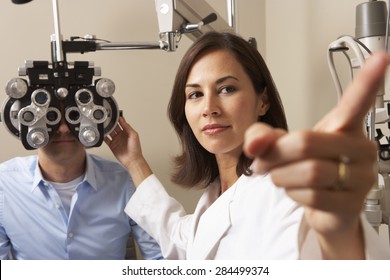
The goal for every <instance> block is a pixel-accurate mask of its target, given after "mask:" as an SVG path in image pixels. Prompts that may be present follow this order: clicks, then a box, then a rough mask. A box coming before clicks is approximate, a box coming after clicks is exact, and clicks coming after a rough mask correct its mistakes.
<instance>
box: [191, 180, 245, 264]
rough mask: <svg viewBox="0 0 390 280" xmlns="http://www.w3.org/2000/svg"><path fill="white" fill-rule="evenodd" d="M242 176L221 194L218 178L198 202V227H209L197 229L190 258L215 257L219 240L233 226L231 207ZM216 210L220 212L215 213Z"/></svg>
mask: <svg viewBox="0 0 390 280" xmlns="http://www.w3.org/2000/svg"><path fill="white" fill-rule="evenodd" d="M241 178H242V177H240V178H239V179H238V180H237V182H236V183H235V184H234V185H233V186H231V187H230V188H229V189H228V190H227V191H225V192H224V193H223V194H221V195H219V194H220V191H221V184H220V182H219V180H217V181H215V182H213V183H212V184H210V186H209V188H208V190H207V191H206V192H205V193H204V195H203V196H202V197H201V199H200V201H199V204H198V205H200V208H199V209H196V210H195V216H198V217H199V223H195V224H197V228H204V227H207V228H208V229H207V230H204V229H201V230H199V231H197V230H195V236H194V242H193V243H192V244H193V245H194V246H196V248H192V249H191V250H189V251H188V252H187V253H188V256H187V257H188V258H189V259H214V258H215V253H216V252H217V250H218V246H219V242H220V241H221V239H222V238H223V235H225V234H226V232H227V231H228V230H229V229H230V227H231V226H232V221H231V213H230V212H231V209H230V207H231V203H232V202H233V200H234V196H235V194H236V189H237V186H238V183H239V181H240V179H241ZM196 212H198V213H196ZM202 212H203V213H202ZM216 212H217V213H219V214H218V215H215V213H216ZM196 214H197V215H196ZM199 244H202V246H199Z"/></svg>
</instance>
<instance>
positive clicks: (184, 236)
mask: <svg viewBox="0 0 390 280" xmlns="http://www.w3.org/2000/svg"><path fill="white" fill-rule="evenodd" d="M217 181H218V180H217ZM217 181H216V182H214V183H212V184H211V185H210V186H208V188H207V189H206V191H205V193H204V194H203V195H202V197H201V198H200V200H199V202H198V204H197V207H196V209H195V212H194V214H192V215H187V214H186V213H185V211H184V209H183V207H182V206H181V204H180V203H178V202H177V201H176V200H175V199H173V198H172V197H170V196H169V195H168V194H167V192H166V191H165V189H164V187H163V186H162V185H161V183H160V182H159V180H158V179H157V178H156V177H155V176H154V175H151V176H149V177H148V178H147V179H145V180H144V181H143V182H142V184H141V185H140V186H139V187H138V188H137V191H136V192H135V194H134V195H133V196H132V197H131V199H130V201H129V203H128V204H127V206H126V209H125V211H126V213H127V214H128V215H129V216H130V217H131V218H132V219H133V220H134V221H135V222H137V223H138V224H139V225H140V226H141V227H143V228H144V229H145V231H146V232H148V233H149V234H150V235H151V236H152V237H153V238H155V239H156V240H157V242H158V243H159V244H160V247H161V249H162V253H163V256H164V257H165V258H167V259H242V260H249V259H275V260H276V259H299V258H311V259H320V258H321V253H320V249H319V246H318V241H317V239H316V237H315V234H313V233H312V232H313V231H310V230H309V229H308V227H307V226H306V225H305V223H304V222H302V221H303V219H302V217H303V215H302V214H303V209H302V208H301V207H299V205H297V204H296V202H294V201H293V200H291V199H290V198H289V197H288V196H287V195H286V194H285V192H284V190H283V189H282V188H277V187H275V186H274V184H273V183H272V181H271V179H270V176H258V175H256V176H250V177H248V176H241V177H240V178H239V179H238V180H237V182H236V183H235V184H234V185H233V186H232V187H230V188H229V189H228V190H227V191H226V192H224V193H223V194H222V195H219V193H220V185H219V182H217ZM362 220H363V229H364V235H365V240H366V252H367V257H368V258H373V259H383V258H384V259H386V258H387V259H390V253H389V252H388V251H387V250H388V245H387V248H386V244H385V245H384V244H383V243H384V242H383V241H382V240H380V238H379V236H378V235H377V234H376V232H375V231H374V230H373V229H372V227H371V226H370V225H369V224H368V223H367V221H365V219H364V218H363V216H362Z"/></svg>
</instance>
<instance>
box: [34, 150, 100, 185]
mask: <svg viewBox="0 0 390 280" xmlns="http://www.w3.org/2000/svg"><path fill="white" fill-rule="evenodd" d="M86 160H87V166H86V172H85V176H84V179H83V182H86V183H88V184H89V185H90V186H91V187H92V188H93V189H95V191H97V190H98V184H97V180H96V173H95V172H96V171H95V169H96V168H95V166H94V162H93V160H92V158H91V156H90V155H89V154H86ZM33 172H34V179H33V184H32V188H31V192H33V191H34V190H35V189H36V188H37V187H38V186H39V184H41V183H44V182H45V180H44V178H43V176H42V172H41V168H40V167H39V163H38V157H36V161H35V168H33Z"/></svg>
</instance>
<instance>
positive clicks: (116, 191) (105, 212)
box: [0, 155, 162, 260]
mask: <svg viewBox="0 0 390 280" xmlns="http://www.w3.org/2000/svg"><path fill="white" fill-rule="evenodd" d="M134 191H135V187H134V184H133V182H132V180H131V177H130V175H129V173H128V171H127V170H126V169H125V168H123V167H122V165H120V164H119V163H117V162H114V161H109V160H105V159H102V158H100V157H98V156H94V155H87V170H86V175H85V178H84V180H83V181H82V183H81V184H80V185H79V186H78V187H77V189H76V193H75V194H74V195H73V197H72V200H71V205H70V212H69V215H68V214H67V213H66V211H65V209H64V207H63V205H62V202H61V199H60V197H59V196H58V194H57V192H56V190H55V189H54V188H53V186H51V185H50V183H48V182H47V181H45V180H44V179H43V177H42V173H41V170H40V168H39V165H38V160H37V156H28V157H18V158H14V159H11V160H9V161H6V162H4V163H1V164H0V258H1V259H6V258H7V257H8V254H9V252H10V253H11V254H12V256H13V258H15V259H30V260H31V259H45V260H49V259H123V258H124V256H125V250H126V242H127V239H128V235H129V233H130V232H132V234H133V236H134V239H135V240H136V241H137V243H138V245H139V248H140V250H141V252H142V254H143V256H144V258H145V259H160V258H162V255H161V251H160V248H159V246H158V244H157V243H156V242H155V241H154V239H152V238H151V237H150V236H149V235H148V234H147V233H146V232H145V231H144V230H143V229H142V228H140V227H139V226H138V225H137V224H136V223H135V222H134V221H133V220H131V219H130V218H129V217H128V216H127V215H126V213H125V212H124V208H125V206H126V204H127V202H128V201H129V199H130V197H131V196H132V194H133V193H134Z"/></svg>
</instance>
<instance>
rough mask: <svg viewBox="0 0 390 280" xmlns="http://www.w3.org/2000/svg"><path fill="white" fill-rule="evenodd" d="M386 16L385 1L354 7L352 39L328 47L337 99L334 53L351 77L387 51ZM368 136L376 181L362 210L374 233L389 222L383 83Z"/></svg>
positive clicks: (389, 157) (389, 152) (389, 123)
mask: <svg viewBox="0 0 390 280" xmlns="http://www.w3.org/2000/svg"><path fill="white" fill-rule="evenodd" d="M389 14H390V10H388V9H387V5H386V2H384V1H368V2H364V3H361V4H359V5H358V6H357V7H356V28H355V36H348V35H346V36H341V37H339V38H338V39H337V40H335V41H334V42H332V43H331V44H330V45H329V47H328V65H329V69H330V72H331V75H332V78H333V81H334V83H335V86H336V90H337V93H338V95H339V96H341V94H342V86H341V82H340V79H339V76H338V74H337V72H336V68H335V63H334V57H333V56H334V54H335V53H336V52H341V53H343V54H344V55H345V57H346V58H347V62H348V65H349V68H350V77H351V79H353V74H354V70H355V69H358V68H360V67H361V65H362V64H363V63H364V62H365V60H366V59H367V58H368V57H369V56H370V55H371V53H373V52H375V51H380V50H385V51H386V52H388V40H389ZM365 128H366V131H367V137H368V138H369V139H371V140H373V141H376V143H377V147H378V160H377V170H378V181H377V184H376V185H375V186H373V187H372V189H371V191H370V192H369V194H368V195H367V197H366V200H365V205H364V211H365V214H366V216H367V218H368V221H369V222H370V224H371V225H372V226H373V227H374V228H375V229H377V230H379V227H380V226H381V225H382V224H385V225H387V226H388V228H389V220H390V136H389V133H390V100H386V99H385V82H383V84H382V86H381V88H380V90H379V91H378V92H377V95H376V101H375V104H372V108H371V110H370V112H369V113H368V114H367V117H366V123H365ZM389 239H390V229H389Z"/></svg>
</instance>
